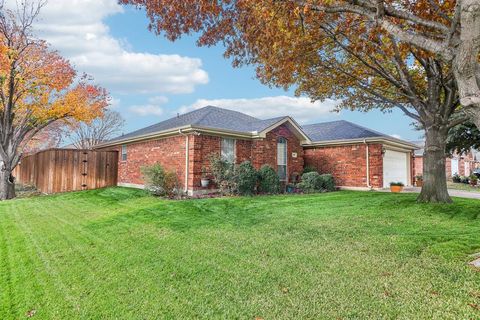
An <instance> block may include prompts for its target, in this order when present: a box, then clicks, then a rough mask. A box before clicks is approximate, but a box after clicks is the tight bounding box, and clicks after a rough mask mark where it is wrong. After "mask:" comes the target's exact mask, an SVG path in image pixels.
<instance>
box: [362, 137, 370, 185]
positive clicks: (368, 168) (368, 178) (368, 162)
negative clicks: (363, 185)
mask: <svg viewBox="0 0 480 320" xmlns="http://www.w3.org/2000/svg"><path fill="white" fill-rule="evenodd" d="M363 143H364V144H365V156H366V160H367V188H369V189H372V186H371V185H370V152H369V151H370V150H369V149H368V144H367V140H366V139H363Z"/></svg>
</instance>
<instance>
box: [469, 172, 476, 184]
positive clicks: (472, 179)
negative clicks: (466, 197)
mask: <svg viewBox="0 0 480 320" xmlns="http://www.w3.org/2000/svg"><path fill="white" fill-rule="evenodd" d="M469 180H470V183H473V184H477V182H478V177H477V176H476V175H474V174H473V173H472V174H471V175H470V177H469Z"/></svg>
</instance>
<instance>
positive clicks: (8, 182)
mask: <svg viewBox="0 0 480 320" xmlns="http://www.w3.org/2000/svg"><path fill="white" fill-rule="evenodd" d="M2 162H3V163H2V164H1V168H0V200H8V199H13V198H15V178H14V177H13V175H12V171H13V168H12V167H11V166H10V164H9V161H2Z"/></svg>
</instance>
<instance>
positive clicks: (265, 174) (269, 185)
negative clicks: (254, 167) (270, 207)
mask: <svg viewBox="0 0 480 320" xmlns="http://www.w3.org/2000/svg"><path fill="white" fill-rule="evenodd" d="M280 189H281V184H280V179H279V178H278V174H277V172H276V171H275V169H273V168H272V167H270V166H269V165H266V164H265V165H263V166H262V167H261V168H260V170H259V171H258V191H259V192H261V193H270V194H277V193H280Z"/></svg>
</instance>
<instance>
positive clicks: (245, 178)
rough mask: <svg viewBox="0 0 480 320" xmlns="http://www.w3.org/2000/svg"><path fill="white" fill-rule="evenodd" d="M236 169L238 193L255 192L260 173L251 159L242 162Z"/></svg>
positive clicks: (243, 194) (249, 193) (247, 193)
mask: <svg viewBox="0 0 480 320" xmlns="http://www.w3.org/2000/svg"><path fill="white" fill-rule="evenodd" d="M236 171H237V188H238V193H239V194H240V195H242V196H247V195H248V196H250V195H253V194H255V187H256V186H257V178H258V174H257V170H255V168H254V167H253V166H252V164H251V163H250V161H245V162H242V163H241V164H240V165H239V166H238V168H237V170H236Z"/></svg>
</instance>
